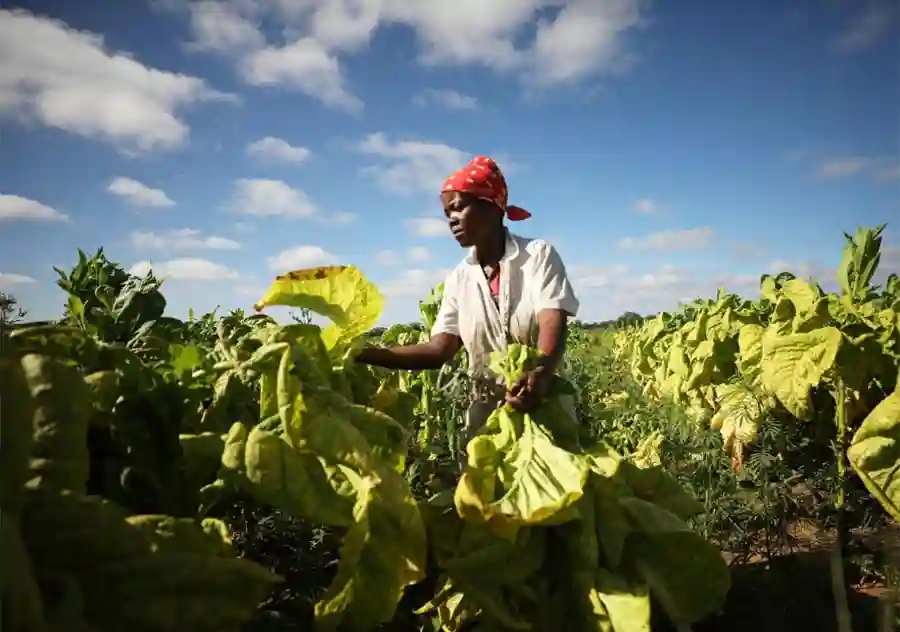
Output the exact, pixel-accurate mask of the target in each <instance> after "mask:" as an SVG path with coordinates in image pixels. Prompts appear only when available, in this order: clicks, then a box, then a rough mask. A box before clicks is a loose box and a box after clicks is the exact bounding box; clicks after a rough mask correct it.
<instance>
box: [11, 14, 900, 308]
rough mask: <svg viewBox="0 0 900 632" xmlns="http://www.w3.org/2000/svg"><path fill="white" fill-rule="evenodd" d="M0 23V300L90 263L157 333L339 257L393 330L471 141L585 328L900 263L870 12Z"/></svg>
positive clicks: (887, 106) (431, 263)
mask: <svg viewBox="0 0 900 632" xmlns="http://www.w3.org/2000/svg"><path fill="white" fill-rule="evenodd" d="M5 6H6V8H5V9H3V10H0V139H2V140H0V142H2V149H3V151H2V152H0V289H2V290H4V291H8V292H12V293H13V294H14V295H15V296H17V297H18V298H19V299H20V301H21V303H22V304H23V306H24V307H25V308H26V309H28V310H29V311H30V312H31V316H32V317H35V318H50V317H54V316H56V315H58V314H59V313H60V310H61V305H62V303H63V297H62V296H61V293H60V291H59V290H58V289H57V288H56V287H55V285H54V279H55V274H54V272H53V270H52V266H54V265H56V266H60V267H69V266H71V265H72V264H73V263H74V261H75V257H76V248H78V247H81V248H82V249H84V250H87V251H93V250H94V249H95V248H97V247H99V246H103V247H104V249H105V250H106V252H107V254H108V255H109V256H110V257H111V258H112V259H114V260H117V261H120V262H121V263H122V264H123V265H124V266H125V267H126V268H132V267H134V269H135V270H146V269H147V267H148V265H152V267H153V268H154V270H155V271H156V272H157V274H159V275H161V276H164V277H166V278H167V283H166V286H165V294H166V296H167V298H168V299H169V307H170V313H171V315H174V316H181V317H183V316H184V315H186V313H187V309H188V307H193V308H194V309H195V310H200V311H206V310H210V309H212V308H214V307H215V306H216V305H221V306H222V307H223V308H230V307H249V306H250V305H252V303H253V301H254V300H255V299H257V298H259V296H260V295H261V293H262V291H264V289H265V288H266V287H267V284H268V282H269V280H270V279H271V278H272V276H273V275H274V274H276V273H280V272H284V271H285V270H287V269H291V268H295V267H306V266H311V265H317V264H320V263H326V262H332V261H337V262H343V263H353V264H355V265H357V266H358V267H360V268H361V269H362V270H363V271H364V272H365V274H366V275H367V276H369V277H370V278H371V279H372V280H373V281H375V282H376V283H377V284H378V285H379V286H380V287H381V288H382V290H383V291H384V293H385V294H386V296H387V304H386V309H385V314H384V317H383V322H391V321H397V320H404V321H405V320H412V319H414V318H416V316H417V301H418V299H419V298H421V297H423V296H424V295H425V293H426V292H427V291H428V289H429V288H430V287H431V286H432V285H434V284H435V283H436V282H438V281H440V280H441V278H442V276H443V275H444V274H445V273H446V272H447V271H448V270H449V269H450V268H452V267H453V266H454V265H455V264H456V263H457V262H458V261H459V260H460V259H461V257H462V255H463V253H462V252H461V251H460V249H459V248H458V246H457V245H456V243H455V242H454V241H453V240H452V238H451V237H450V235H449V231H447V229H446V226H445V225H444V224H443V222H442V212H441V208H440V205H439V202H438V187H439V185H440V182H441V180H442V179H443V178H444V177H445V176H446V175H448V174H449V173H450V172H451V171H452V170H453V169H455V168H457V167H459V166H461V165H462V164H464V163H465V162H466V161H467V160H468V159H469V158H470V157H471V156H472V155H474V154H491V155H493V156H494V157H495V158H497V160H498V161H499V162H500V165H501V167H503V168H504V170H505V171H506V174H507V179H508V181H509V185H510V197H511V202H512V203H515V204H519V205H520V206H524V207H526V208H528V209H529V210H531V211H532V212H533V214H534V217H533V219H531V220H529V221H527V222H523V223H518V224H515V225H514V226H513V228H514V230H515V231H516V232H518V233H519V234H523V235H526V236H531V237H542V238H545V239H548V240H550V241H552V242H553V243H554V244H555V245H556V246H557V248H558V249H559V250H560V253H561V254H562V256H563V259H564V261H565V262H566V265H567V267H568V268H569V272H570V275H571V278H572V282H573V284H574V286H575V289H576V292H577V293H578V295H579V297H580V298H581V300H582V311H581V313H580V314H579V316H580V317H581V318H582V319H584V320H598V319H605V318H610V317H615V316H617V315H619V314H621V313H622V312H623V311H625V310H629V309H630V310H634V311H638V312H641V313H649V312H653V311H657V310H660V309H670V308H674V307H675V306H676V305H677V302H678V300H680V299H686V298H691V297H696V296H702V295H708V294H710V293H713V292H714V291H715V288H716V287H717V285H722V284H724V285H725V287H726V288H728V289H730V290H732V291H738V292H741V293H743V294H746V295H749V296H753V295H755V294H756V291H757V282H758V277H759V275H760V274H761V273H764V272H769V271H773V270H779V269H788V270H791V271H792V272H795V273H796V274H798V275H801V276H806V275H813V276H816V277H817V278H819V279H821V280H822V281H823V282H824V283H826V284H828V283H830V282H831V279H832V277H833V272H832V270H833V268H834V266H835V265H836V264H837V262H838V260H839V257H840V250H841V247H842V243H843V236H842V231H845V230H846V231H849V232H853V231H854V230H855V228H856V227H857V226H861V225H875V224H879V223H884V222H888V223H889V224H890V226H889V228H888V232H887V239H886V249H885V255H884V258H883V267H884V271H885V272H887V271H889V270H893V271H900V248H898V247H900V227H898V226H897V224H900V196H898V184H900V152H898V104H900V94H898V82H897V80H896V79H897V61H896V60H897V49H896V41H897V35H898V32H900V15H898V11H897V9H896V7H897V4H896V3H895V2H891V1H890V0H883V1H875V0H872V1H868V2H866V1H853V2H851V1H849V0H818V1H812V0H808V1H798V2H790V3H786V2H777V1H774V0H772V1H758V2H754V3H745V2H709V1H701V0H684V1H681V2H677V3H663V2H659V1H657V2H644V1H639V0H570V1H565V0H494V1H493V2H491V3H481V2H479V1H478V0H453V1H452V2H451V1H447V2H444V0H433V1H432V2H429V3H425V2H420V3H417V2H403V1H401V0H355V1H353V2H348V1H346V0H344V1H340V0H227V1H223V2H216V3H209V2H190V1H189V0H153V1H151V2H143V1H140V2H139V1H137V0H135V1H133V2H120V3H116V4H115V6H116V8H115V10H112V9H111V8H110V7H111V6H112V5H110V3H109V2H101V0H81V1H79V2H77V3H75V2H68V3H66V2H61V1H59V0H57V1H50V0H44V1H40V2H27V3H20V4H18V5H17V4H16V3H7V4H5ZM15 7H18V8H15ZM348 7H349V9H348ZM425 7H431V8H430V9H426V8H425Z"/></svg>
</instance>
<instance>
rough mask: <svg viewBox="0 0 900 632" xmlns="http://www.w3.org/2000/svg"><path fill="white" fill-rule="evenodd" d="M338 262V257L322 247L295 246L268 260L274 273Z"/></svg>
mask: <svg viewBox="0 0 900 632" xmlns="http://www.w3.org/2000/svg"><path fill="white" fill-rule="evenodd" d="M337 261H338V259H337V257H335V256H334V255H333V254H331V253H330V252H328V251H327V250H325V249H324V248H322V247H320V246H295V247H294V248H288V249H287V250H282V251H281V252H279V253H278V254H277V255H275V256H274V257H269V258H268V259H267V262H268V264H269V268H270V269H271V270H272V271H273V272H286V271H289V270H302V269H304V268H314V267H316V266H324V265H331V264H335V263H337Z"/></svg>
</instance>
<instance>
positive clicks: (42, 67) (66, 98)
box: [0, 10, 234, 151]
mask: <svg viewBox="0 0 900 632" xmlns="http://www.w3.org/2000/svg"><path fill="white" fill-rule="evenodd" d="M213 100H219V101H221V100H232V101H233V100H234V97H233V96H230V95H225V94H223V93H221V92H219V91H217V90H214V89H213V88H211V87H210V86H209V85H208V84H207V82H206V81H204V80H203V79H199V78H197V77H191V76H189V75H185V74H180V73H173V72H168V71H165V70H160V69H157V68H152V67H149V66H147V65H145V64H143V63H141V62H140V61H139V60H137V59H136V58H135V57H134V56H132V55H130V54H128V53H125V52H114V51H110V50H108V49H107V47H106V46H105V44H104V41H103V38H102V37H101V36H99V35H95V34H93V33H88V32H84V31H78V30H75V29H73V28H70V27H69V26H68V25H66V24H64V23H63V22H61V21H59V20H51V19H48V18H43V17H37V16H35V15H33V14H31V13H28V12H26V11H22V10H0V115H6V116H12V117H17V118H24V119H26V120H33V121H37V122H39V123H40V124H42V125H45V126H47V127H52V128H56V129H61V130H65V131H67V132H70V133H72V134H77V135H79V136H85V137H88V138H97V139H101V140H104V141H107V142H110V143H112V144H114V145H116V146H118V147H119V148H121V149H125V150H128V151H150V150H155V149H173V148H175V147H177V146H179V145H181V144H182V143H183V142H184V141H185V140H186V139H187V138H188V136H189V128H188V125H187V123H185V122H184V120H183V118H181V115H182V112H183V111H184V110H186V109H187V108H188V107H190V106H192V105H195V104H197V103H199V102H202V101H213Z"/></svg>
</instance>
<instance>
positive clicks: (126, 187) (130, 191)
mask: <svg viewBox="0 0 900 632" xmlns="http://www.w3.org/2000/svg"><path fill="white" fill-rule="evenodd" d="M106 190H107V191H109V192H110V193H112V194H113V195H117V196H119V197H120V198H122V199H124V200H125V201H127V202H129V203H130V204H133V205H135V206H152V207H156V208H165V207H168V206H175V202H174V201H173V200H172V199H171V198H169V196H168V195H166V193H165V191H163V190H162V189H154V188H152V187H148V186H147V185H145V184H142V183H140V182H138V181H137V180H132V179H131V178H123V177H118V178H115V179H114V180H113V181H112V182H110V183H109V185H108V186H107V187H106Z"/></svg>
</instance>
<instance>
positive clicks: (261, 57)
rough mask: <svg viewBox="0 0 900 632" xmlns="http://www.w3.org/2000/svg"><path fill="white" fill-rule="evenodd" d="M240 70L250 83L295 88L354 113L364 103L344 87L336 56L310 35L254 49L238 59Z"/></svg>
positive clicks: (327, 103) (344, 82)
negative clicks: (282, 44) (277, 44)
mask: <svg viewBox="0 0 900 632" xmlns="http://www.w3.org/2000/svg"><path fill="white" fill-rule="evenodd" d="M240 72H241V75H242V76H243V78H244V80H245V81H246V82H247V83H249V84H250V85H253V86H268V87H276V86H277V87H284V88H295V89H297V90H300V91H301V92H304V93H306V94H308V95H310V96H313V97H315V98H317V99H319V100H320V101H321V102H322V103H324V104H325V105H330V106H334V107H337V108H341V109H344V110H347V111H348V112H354V113H358V112H359V111H360V110H362V109H363V102H362V101H361V100H360V99H359V98H358V97H356V96H354V95H353V94H351V93H350V92H349V91H348V90H347V88H346V87H345V84H346V80H345V79H344V73H343V71H342V69H341V66H340V62H339V61H338V59H337V57H336V56H334V55H332V54H330V53H329V52H328V50H327V49H326V48H325V47H324V46H322V44H321V42H319V41H317V40H316V39H314V38H311V37H303V38H300V39H298V40H296V41H294V42H291V43H290V44H285V45H284V46H272V47H266V48H262V49H260V50H257V51H254V52H252V53H250V54H248V55H247V56H246V57H244V58H243V59H242V60H241V62H240Z"/></svg>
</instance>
